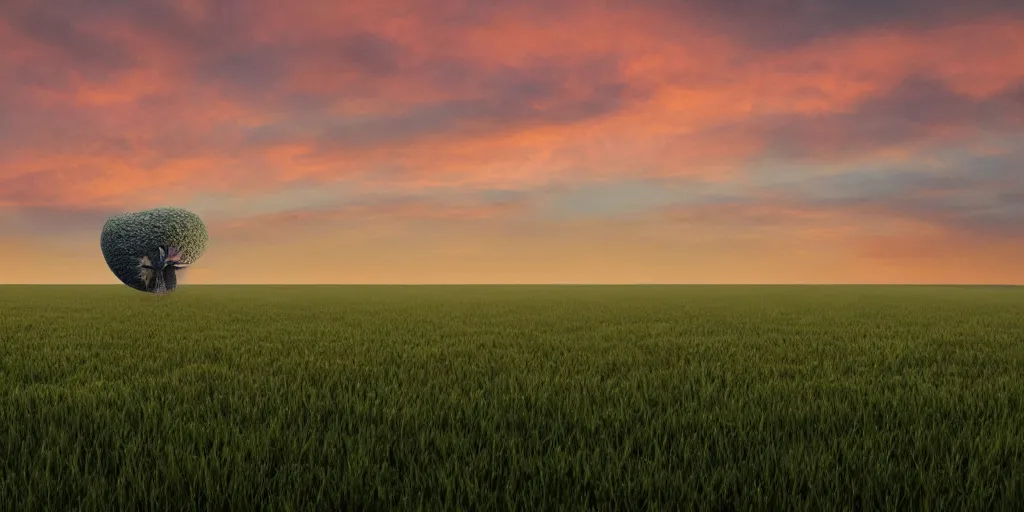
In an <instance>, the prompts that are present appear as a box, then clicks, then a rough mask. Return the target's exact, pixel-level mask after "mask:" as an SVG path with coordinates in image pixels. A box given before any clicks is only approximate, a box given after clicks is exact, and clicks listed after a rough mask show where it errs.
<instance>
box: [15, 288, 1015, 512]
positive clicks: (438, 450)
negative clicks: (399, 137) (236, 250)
mask: <svg viewBox="0 0 1024 512" xmlns="http://www.w3.org/2000/svg"><path fill="white" fill-rule="evenodd" d="M1022 371H1024V288H1012V287H1011V288H996V287H990V288H984V287H668V286H666V287H657V286H650V287H646V286H636V287H583V286H581V287H571V286H549V287H545V286H518V287H512V286H509V287H497V286H496V287H485V286H474V287H469V286H465V287H357V286H352V287H287V286H275V287H269V286H268V287H262V286H260V287H256V286H253V287H244V286H241V287H228V286H207V287H204V286H186V287H183V288H181V289H179V290H178V291H177V292H175V293H174V294H172V295H170V296H168V297H163V298H157V297H153V296H149V295H145V294H142V293H139V292H136V291H133V290H129V289H127V288H125V287H121V286H96V287H87V286H67V287H54V286H38V287H27V286H5V287H0V509H2V510H28V509H40V508H51V509H59V510H71V509H73V508H81V509H104V510H112V509H119V510H128V509H136V508H191V507H200V508H211V509H223V508H237V509H246V510H248V509H252V508H253V506H254V504H263V505H265V506H270V507H274V508H295V509H306V510H309V509H333V508H337V507H339V506H340V507H344V508H345V509H346V510H351V509H367V508H369V509H393V510H414V509H417V508H421V507H422V508H426V509H434V510H456V509H463V510H489V509H519V510H541V509H562V508H565V509H572V510H579V509H585V508H588V507H590V508H593V509H596V510H611V509H641V510H643V509H655V510H671V509H688V508H691V507H694V506H699V507H700V508H701V509H704V510H711V509H716V508H717V509H723V508H724V509H747V508H748V507H750V508H756V509H765V510H769V509H771V510H782V509H796V510H801V509H802V510H829V509H847V510H878V509H904V510H906V509H947V510H1011V509H1017V510H1021V509H1022V506H1024V407H1022V401H1024V374H1022Z"/></svg>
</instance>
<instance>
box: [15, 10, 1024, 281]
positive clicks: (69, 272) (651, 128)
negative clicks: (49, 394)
mask: <svg viewBox="0 0 1024 512" xmlns="http://www.w3.org/2000/svg"><path fill="white" fill-rule="evenodd" d="M159 206H177V207H182V208H186V209H189V210H191V211H193V212H195V213H197V214H198V215H199V216H200V217H202V219H203V220H204V222H205V223H206V225H207V229H208V232H209V236H210V245H209V247H208V249H207V250H206V252H205V254H204V255H203V256H202V258H200V260H199V261H198V262H196V263H195V264H194V265H193V267H192V268H190V269H189V270H188V271H187V275H186V276H185V277H183V282H184V283H186V284H187V283H193V284H214V283H225V284H228V283H230V284H240V283H302V284H310V283H412V284H420V283H726V284H728V283H757V284H762V283H765V284H767V283H915V284H916V283H940V284H941V283H979V284H1024V266H1022V263H1024V2H1020V1H1019V0H972V1H970V2H966V1H963V0H884V1H883V0H820V1H811V0H756V1H755V0H635V1H619V2H615V1H599V0H543V1H541V0H514V1H513V0H380V1H376V2H354V1H353V2H349V1H344V2H339V1H333V0H330V1H329V0H302V1H284V0H218V1H202V0H45V1H44V0H4V1H3V2H0V283H76V284H77V283H83V284H84V283H108V284H116V283H118V281H117V279H116V278H115V277H114V275H113V274H112V273H111V271H110V270H109V269H108V268H107V266H106V264H105V263H104V260H103V257H102V254H101V252H100V248H99V237H100V231H101V229H102V226H103V223H104V222H105V221H106V219H107V218H109V217H111V216H113V215H116V214H118V213H122V212H132V211H140V210H146V209H149V208H154V207H159Z"/></svg>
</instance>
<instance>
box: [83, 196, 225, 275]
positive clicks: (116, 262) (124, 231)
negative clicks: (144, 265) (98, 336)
mask: <svg viewBox="0 0 1024 512" xmlns="http://www.w3.org/2000/svg"><path fill="white" fill-rule="evenodd" d="M209 242H210V237H209V234H208V233H207V232H206V224H204V223H203V220H202V219H200V218H199V216H198V215H196V214H194V213H192V212H190V211H188V210H185V209H182V208H175V207H163V208H153V209H151V210H144V211H141V212H132V213H122V214H120V215H115V216H113V217H111V218H110V219H108V220H107V222H106V223H105V224H103V230H102V231H101V232H100V250H101V251H102V252H103V259H104V260H105V261H106V262H107V266H108V267H110V271H111V272H113V273H114V275H115V276H117V278H118V280H120V281H121V282H122V283H124V284H126V285H128V286H131V287H132V288H135V289H136V290H140V291H145V290H146V285H145V283H143V282H142V280H141V279H140V278H139V260H140V259H141V258H142V257H143V256H145V255H149V256H150V257H153V256H154V255H155V253H156V251H157V247H159V246H164V247H175V248H177V249H179V250H180V251H181V262H182V263H184V264H192V263H195V262H196V261H197V260H198V259H199V257H200V256H202V255H203V252H204V251H206V246H207V245H208V244H209Z"/></svg>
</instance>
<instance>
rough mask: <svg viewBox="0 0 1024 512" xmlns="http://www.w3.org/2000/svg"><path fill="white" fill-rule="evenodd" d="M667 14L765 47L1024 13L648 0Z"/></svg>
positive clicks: (978, 0)
mask: <svg viewBox="0 0 1024 512" xmlns="http://www.w3.org/2000/svg"><path fill="white" fill-rule="evenodd" d="M648 5H654V6H657V7H658V8H661V9H664V12H665V13H666V16H673V15H676V16H678V17H679V18H680V19H687V20H688V18H689V17H690V16H692V15H693V14H694V13H696V14H697V15H698V16H699V17H700V19H701V20H702V21H703V22H706V23H708V24H709V25H711V26H713V27H716V28H717V29H719V30H721V31H723V32H725V33H727V34H729V35H730V36H732V37H736V38H739V39H741V40H745V41H747V42H749V43H751V44H752V45H753V46H754V47H756V48H759V49H764V50H773V49H783V48H787V47H791V46H794V45H799V44H803V43H807V42H809V41H812V40H815V39H818V38H822V37H829V36H834V35H839V34H844V33H849V32H854V31H857V30H862V29H869V28H877V27H903V28H906V27H939V26H943V25H946V24H950V23H959V22H965V21H971V20H976V19H980V18H984V17H992V16H996V17H1001V18H1008V17H1016V18H1019V17H1022V16H1024V2H1020V1H1018V0H971V1H965V0H650V3H649V4H648Z"/></svg>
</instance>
